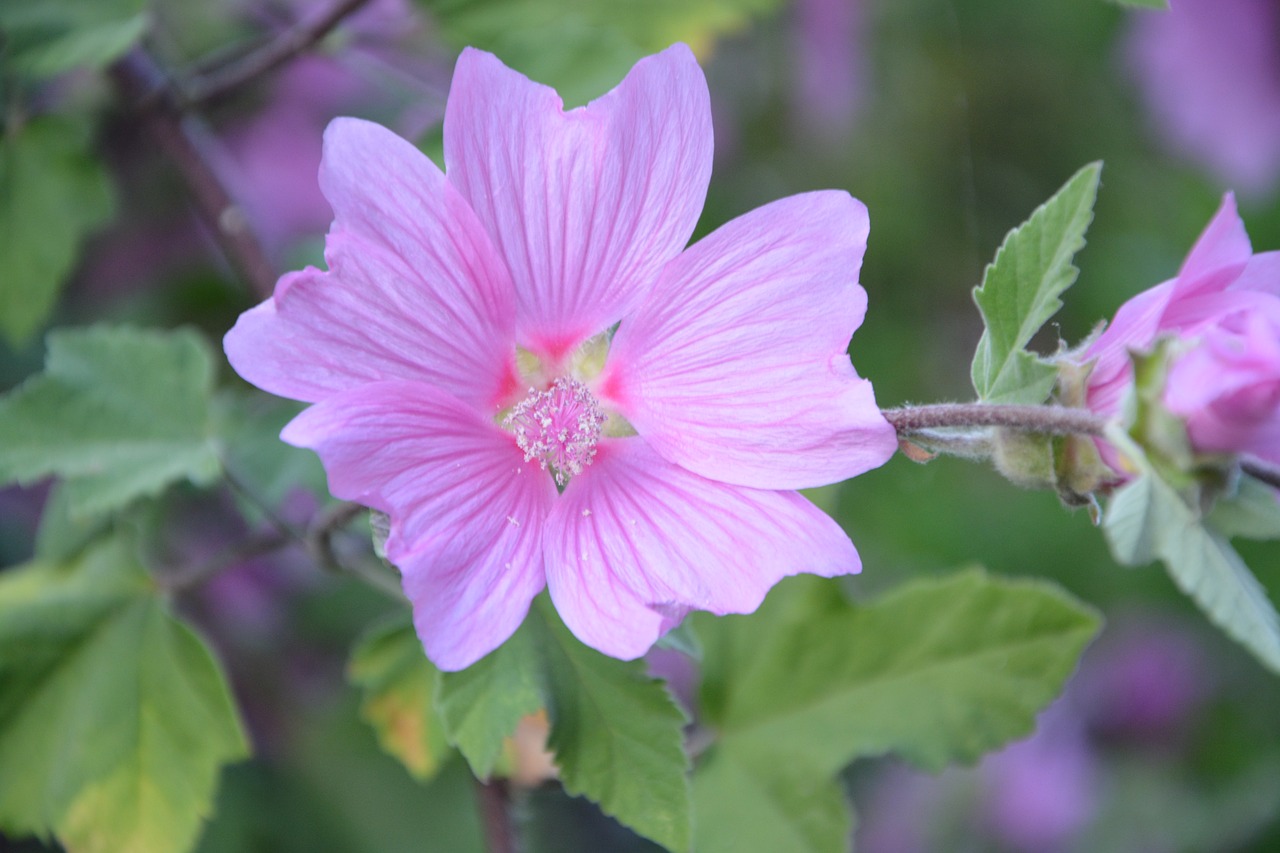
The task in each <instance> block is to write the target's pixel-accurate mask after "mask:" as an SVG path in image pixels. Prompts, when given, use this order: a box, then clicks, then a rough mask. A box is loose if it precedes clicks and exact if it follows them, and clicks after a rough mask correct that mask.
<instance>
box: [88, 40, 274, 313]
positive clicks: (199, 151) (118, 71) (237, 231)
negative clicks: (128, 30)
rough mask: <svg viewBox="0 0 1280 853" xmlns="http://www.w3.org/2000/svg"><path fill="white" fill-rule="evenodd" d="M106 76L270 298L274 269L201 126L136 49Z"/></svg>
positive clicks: (230, 254) (229, 252)
mask: <svg viewBox="0 0 1280 853" xmlns="http://www.w3.org/2000/svg"><path fill="white" fill-rule="evenodd" d="M111 78H112V80H113V81H114V82H115V85H116V88H117V89H118V90H119V92H120V94H121V95H122V96H123V98H124V100H125V102H126V104H128V105H129V106H131V107H133V108H134V109H135V110H137V112H138V115H139V118H140V121H141V123H142V126H143V129H144V130H145V131H146V133H147V135H148V136H150V137H151V140H152V141H153V142H154V143H155V144H156V146H157V147H158V148H159V149H160V150H161V151H162V152H163V153H164V155H165V156H166V157H167V158H168V159H169V160H171V161H172V162H173V164H174V165H175V166H176V167H177V169H178V171H179V172H180V173H181V174H182V177H183V180H185V181H186V184H187V187H188V188H189V189H190V190H191V194H192V196H193V197H194V198H195V202H196V207H197V208H198V209H199V211H200V215H201V217H202V218H203V219H204V220H205V222H206V224H207V225H208V226H209V229H210V230H211V231H212V232H213V236H214V238H215V239H216V240H217V241H218V245H219V246H220V247H221V248H222V251H223V254H225V255H226V257H227V260H228V261H229V262H230V263H231V265H232V267H234V268H235V269H236V271H237V272H239V273H240V275H242V276H243V277H244V279H245V280H246V281H247V282H249V284H250V286H251V287H252V288H253V290H254V291H255V292H257V293H258V294H259V295H260V296H269V295H270V294H271V291H272V290H273V289H274V288H275V284H276V277H277V276H276V271H275V268H274V267H273V266H272V264H271V262H270V261H269V260H267V254H266V252H264V251H263V249H262V244H261V243H259V242H258V238H257V237H256V236H255V235H254V233H253V231H252V230H250V228H249V227H248V223H247V222H246V221H245V217H244V214H243V213H242V212H241V210H240V208H239V207H237V206H236V204H235V202H234V201H233V200H232V198H231V194H230V193H229V192H227V188H226V186H225V185H224V184H223V183H222V181H221V179H220V178H219V177H218V175H217V173H216V172H215V171H214V170H213V167H212V166H211V165H210V164H211V162H212V160H211V158H210V157H209V156H208V155H207V153H206V151H205V148H206V147H207V145H206V143H205V140H204V139H203V136H202V134H201V131H200V128H199V127H198V125H197V124H196V123H195V121H194V120H193V119H191V118H190V117H186V116H183V114H182V109H181V107H180V105H179V103H178V99H177V95H176V94H175V91H174V88H173V84H172V83H171V82H170V80H169V79H168V77H166V76H165V74H164V72H163V71H161V69H160V67H159V66H158V65H157V64H156V63H155V61H154V60H153V59H152V58H151V56H150V55H149V54H148V53H147V52H146V51H144V50H143V49H141V48H135V49H133V50H131V51H130V52H129V53H127V54H126V55H125V56H124V57H123V58H122V59H120V60H119V61H117V62H116V63H115V64H114V65H112V66H111Z"/></svg>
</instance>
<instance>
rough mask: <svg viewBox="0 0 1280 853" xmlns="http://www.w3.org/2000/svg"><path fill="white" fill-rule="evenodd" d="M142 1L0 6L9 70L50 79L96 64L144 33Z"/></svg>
mask: <svg viewBox="0 0 1280 853" xmlns="http://www.w3.org/2000/svg"><path fill="white" fill-rule="evenodd" d="M146 5H147V4H146V0H39V2H31V3H24V2H6V3H3V4H0V38H3V43H2V45H3V47H4V48H5V49H6V50H7V51H8V53H9V59H10V61H11V62H12V63H13V66H14V68H15V69H16V70H17V71H18V72H19V73H23V74H28V75H30V76H33V77H50V76H52V75H54V74H60V73H61V72H63V71H68V70H70V69H72V68H75V67H77V66H81V65H88V66H92V67H99V66H102V65H106V64H107V63H108V62H110V61H111V60H113V59H115V58H116V57H118V56H120V55H121V54H123V53H124V52H125V51H126V50H128V49H129V48H130V47H132V46H133V45H134V43H135V42H137V41H138V39H140V38H141V37H142V34H143V33H144V32H146V29H147V24H148V18H147V14H146V11H145V10H146Z"/></svg>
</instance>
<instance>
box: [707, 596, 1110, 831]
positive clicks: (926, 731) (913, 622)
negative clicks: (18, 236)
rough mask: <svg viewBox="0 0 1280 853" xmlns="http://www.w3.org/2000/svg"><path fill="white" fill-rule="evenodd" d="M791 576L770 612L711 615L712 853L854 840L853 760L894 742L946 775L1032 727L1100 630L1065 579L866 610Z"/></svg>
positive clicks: (883, 603) (767, 607) (891, 600)
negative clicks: (848, 785) (849, 806)
mask: <svg viewBox="0 0 1280 853" xmlns="http://www.w3.org/2000/svg"><path fill="white" fill-rule="evenodd" d="M782 586H783V587H785V589H784V590H775V592H779V591H781V592H782V594H781V595H777V596H776V597H775V595H774V594H773V593H771V594H770V597H769V598H768V599H766V601H765V604H764V606H763V607H762V608H761V609H760V611H759V613H758V614H757V615H756V616H752V617H728V618H725V619H723V620H721V622H723V623H725V624H723V626H721V625H719V624H718V623H709V620H708V622H704V623H702V624H701V625H700V626H699V627H700V629H704V630H703V633H702V636H703V640H704V643H705V645H706V650H707V651H706V654H707V661H708V668H707V672H706V674H705V679H706V681H705V686H704V696H705V697H706V699H707V700H708V701H707V702H706V704H705V708H706V709H707V713H708V717H709V719H710V722H711V723H712V725H713V726H714V727H715V729H716V730H717V731H718V732H719V733H720V737H719V740H718V741H717V743H716V744H715V745H714V746H713V747H712V749H711V750H710V751H709V752H708V754H707V755H706V757H705V759H704V760H703V762H702V764H700V765H699V767H698V768H697V771H696V772H695V774H694V806H695V814H696V816H697V823H696V826H697V845H696V847H697V849H698V850H699V851H717V850H734V851H756V850H759V851H774V850H793V851H797V853H801V851H828V850H830V851H839V850H844V849H845V847H846V843H847V842H846V839H847V837H848V832H849V829H850V821H849V816H848V814H847V813H846V812H845V811H844V809H843V807H841V808H839V809H837V804H842V803H843V797H842V795H841V793H840V788H839V785H838V783H837V781H836V778H835V774H836V773H837V772H838V771H839V770H840V768H842V767H844V766H845V765H847V764H848V763H850V762H851V761H853V760H854V759H855V758H858V757H863V756H872V755H880V754H883V753H885V752H895V753H897V754H899V755H901V756H902V757H904V758H906V759H908V760H910V761H912V762H914V763H915V764H917V765H920V766H921V767H924V768H926V769H930V770H936V769H939V768H941V767H942V766H944V765H945V764H946V763H948V762H956V761H959V762H970V761H974V760H976V759H977V758H978V757H979V756H981V755H982V754H983V753H985V752H987V751H990V750H992V749H995V748H997V747H1000V746H1002V745H1004V744H1005V743H1008V742H1009V741H1011V740H1014V739H1015V738H1019V737H1022V736H1024V735H1026V734H1028V733H1030V732H1031V730H1032V728H1033V726H1034V722H1035V715H1036V714H1037V713H1038V712H1039V711H1040V710H1042V709H1043V708H1044V707H1045V706H1046V705H1047V704H1048V703H1049V702H1050V701H1051V700H1052V699H1053V698H1054V697H1055V696H1056V695H1057V694H1058V692H1059V691H1060V690H1061V688H1062V684H1063V682H1064V681H1065V680H1066V678H1067V676H1068V675H1069V674H1070V673H1071V671H1072V670H1073V669H1074V667H1075V665H1076V661H1077V659H1078V657H1079V655H1080V652H1081V650H1082V649H1083V648H1084V646H1085V644H1086V643H1087V642H1088V641H1089V640H1090V639H1091V638H1092V637H1093V636H1094V634H1095V633H1096V632H1097V630H1098V617H1097V615H1096V614H1095V613H1094V612H1092V611H1091V610H1090V609H1088V608H1087V607H1085V606H1084V605H1082V604H1081V603H1080V602H1078V601H1076V600H1075V599H1073V598H1071V597H1070V596H1068V595H1067V594H1066V593H1065V592H1063V591H1062V590H1060V589H1059V588H1057V587H1055V586H1053V585H1051V584H1048V583H1044V582H1031V581H1010V580H1000V579H994V578H990V577H988V576H987V575H985V574H984V573H982V572H979V571H968V572H963V573H960V574H957V575H953V576H951V577H949V578H947V579H944V580H937V581H927V582H916V583H913V584H910V585H907V586H905V587H903V588H900V589H899V590H898V591H896V592H894V593H893V594H891V595H888V596H885V597H884V598H882V599H881V600H879V601H878V602H876V603H874V604H871V605H868V606H862V607H859V606H855V605H853V604H851V603H849V602H848V601H847V600H845V599H844V598H843V597H842V596H839V595H834V594H832V590H833V589H836V588H835V587H834V586H833V585H831V584H829V583H824V582H822V581H818V580H815V579H810V578H802V579H799V580H789V581H786V582H784V584H783V585H782ZM837 592H838V590H837Z"/></svg>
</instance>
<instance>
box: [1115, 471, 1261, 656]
mask: <svg viewBox="0 0 1280 853" xmlns="http://www.w3.org/2000/svg"><path fill="white" fill-rule="evenodd" d="M1132 454H1133V451H1127V452H1126V456H1127V457H1129V458H1130V459H1133V458H1134V457H1133V455H1132ZM1102 529H1103V532H1104V533H1105V534H1106V537H1107V541H1108V542H1109V543H1110V545H1111V550H1112V553H1113V554H1114V555H1115V558H1116V561H1117V562H1120V563H1123V564H1124V565H1128V566H1141V565H1145V564H1146V563H1149V562H1151V561H1152V560H1154V559H1156V558H1159V559H1160V560H1161V562H1163V563H1164V565H1165V568H1166V569H1168V571H1169V575H1170V576H1171V577H1172V578H1173V580H1174V583H1176V584H1177V585H1178V587H1179V588H1180V589H1181V590H1182V591H1183V592H1184V593H1186V594H1187V595H1188V596H1190V597H1191V599H1192V600H1193V601H1194V602H1195V603H1196V604H1197V605H1199V607H1200V609H1201V610H1203V611H1204V613H1205V615H1206V616H1208V617H1209V621H1211V622H1213V623H1214V624H1215V625H1217V626H1218V627H1219V628H1221V629H1222V630H1223V631H1225V632H1226V634H1227V635H1228V636H1230V637H1232V638H1233V639H1235V640H1236V641H1237V642H1239V643H1240V644H1241V645H1243V646H1244V647H1245V648H1247V649H1248V650H1249V651H1251V652H1252V653H1253V654H1254V655H1255V656H1256V657H1257V658H1258V659H1259V660H1260V661H1262V663H1263V664H1264V665H1265V666H1266V667H1267V668H1268V669H1271V670H1272V671H1274V672H1277V673H1280V617H1277V615H1276V610H1275V607H1274V606H1273V605H1272V604H1271V601H1270V600H1269V599H1268V598H1267V594H1266V591H1265V590H1264V589H1263V588H1262V585H1261V584H1259V583H1258V580H1257V578H1255V577H1254V576H1253V574H1252V573H1251V572H1250V571H1249V568H1248V567H1247V566H1246V565H1245V564H1244V561H1243V560H1241V559H1240V555H1239V554H1237V553H1236V552H1235V549H1234V548H1232V547H1231V544H1230V543H1229V542H1228V541H1227V540H1226V538H1224V537H1223V536H1222V535H1221V534H1220V533H1218V532H1216V531H1214V530H1211V529H1210V528H1208V527H1206V526H1205V524H1204V523H1203V519H1202V518H1201V517H1200V514H1199V513H1198V512H1195V511H1193V510H1192V509H1191V508H1190V507H1189V506H1187V504H1186V502H1185V501H1184V500H1183V499H1182V497H1181V496H1180V495H1179V494H1178V492H1177V491H1176V490H1175V489H1174V488H1173V487H1172V486H1170V485H1169V484H1168V483H1166V482H1165V481H1164V480H1163V479H1161V478H1160V477H1159V476H1158V475H1156V474H1155V473H1154V472H1153V471H1150V470H1147V471H1144V472H1143V473H1142V474H1141V475H1140V476H1138V477H1136V478H1134V479H1133V480H1131V481H1129V482H1128V483H1126V484H1125V485H1124V486H1123V487H1122V488H1121V489H1120V490H1119V491H1117V492H1116V493H1115V496H1114V497H1112V499H1111V502H1110V503H1109V504H1108V506H1107V512H1106V515H1105V516H1104V519H1103V523H1102Z"/></svg>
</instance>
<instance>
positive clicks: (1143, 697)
mask: <svg viewBox="0 0 1280 853" xmlns="http://www.w3.org/2000/svg"><path fill="white" fill-rule="evenodd" d="M1212 676H1213V673H1212V671H1211V669H1210V667H1209V662H1208V660H1207V659H1206V657H1205V653H1204V650H1203V649H1201V648H1200V646H1199V645H1198V644H1197V643H1196V641H1195V638H1194V636H1193V635H1192V634H1190V633H1189V632H1187V631H1186V630H1184V629H1182V628H1181V627H1179V626H1178V625H1177V624H1176V623H1173V622H1170V621H1168V620H1167V619H1160V618H1156V617H1152V616H1140V617H1127V618H1123V619H1117V618H1113V619H1112V624H1111V625H1110V626H1109V627H1108V630H1107V632H1106V633H1105V634H1103V636H1102V638H1101V639H1100V640H1099V642H1098V646H1097V647H1096V648H1094V649H1092V650H1091V651H1090V652H1089V656H1088V659H1087V662H1086V665H1085V666H1083V667H1082V668H1081V671H1080V674H1079V676H1078V678H1077V681H1076V685H1075V688H1074V689H1075V693H1076V695H1077V696H1078V698H1079V705H1080V707H1081V708H1082V709H1085V711H1086V713H1087V715H1088V717H1089V722H1090V726H1091V728H1093V729H1095V730H1097V731H1098V732H1099V733H1101V734H1104V735H1107V736H1110V737H1116V738H1123V739H1125V740H1142V741H1152V740H1167V739H1169V738H1170V737H1173V736H1176V735H1177V734H1179V733H1180V732H1182V731H1184V730H1185V729H1186V728H1187V726H1188V724H1189V723H1190V722H1191V721H1192V719H1193V718H1194V715H1195V713H1196V712H1197V711H1198V710H1199V709H1200V708H1201V707H1202V706H1203V705H1204V703H1205V702H1206V701H1207V699H1208V698H1209V695H1210V694H1211V693H1212V691H1213V689H1214V679H1213V677H1212Z"/></svg>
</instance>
